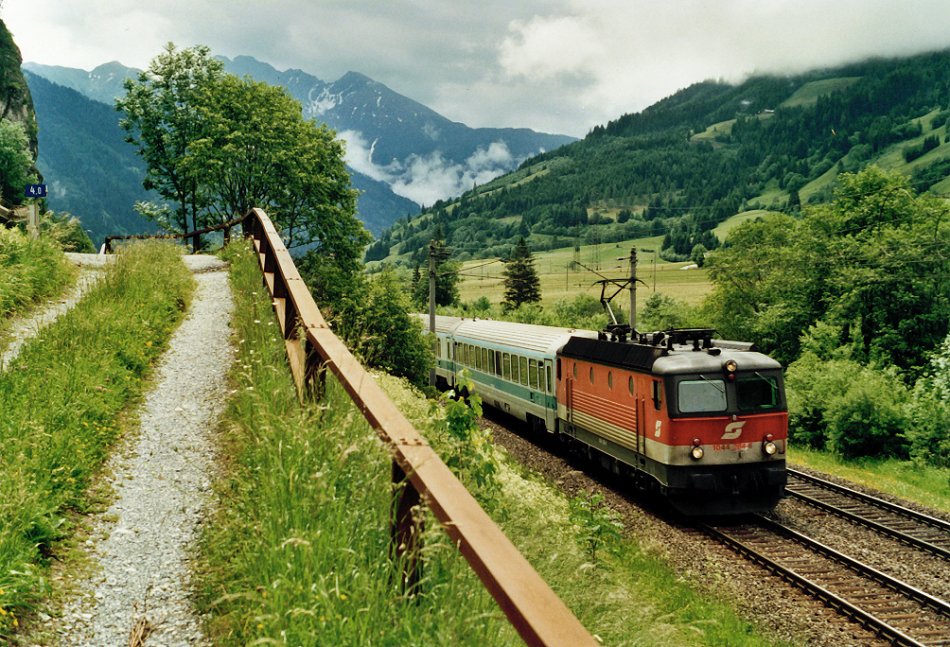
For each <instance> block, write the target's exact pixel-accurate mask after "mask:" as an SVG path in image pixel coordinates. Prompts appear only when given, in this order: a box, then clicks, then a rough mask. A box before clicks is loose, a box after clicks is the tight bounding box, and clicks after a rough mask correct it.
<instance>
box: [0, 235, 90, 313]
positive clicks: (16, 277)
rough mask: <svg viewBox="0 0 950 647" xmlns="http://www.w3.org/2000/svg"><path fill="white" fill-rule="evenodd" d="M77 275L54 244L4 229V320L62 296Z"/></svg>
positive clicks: (0, 292) (0, 308)
mask: <svg viewBox="0 0 950 647" xmlns="http://www.w3.org/2000/svg"><path fill="white" fill-rule="evenodd" d="M75 276H76V269H75V268H73V267H72V265H70V263H69V262H68V261H67V260H66V257H65V256H64V255H63V252H62V250H60V249H59V247H58V246H56V245H55V244H54V243H53V242H52V241H49V240H47V239H42V238H41V239H37V240H32V239H31V238H29V237H28V236H26V235H25V234H23V233H22V232H21V231H19V230H18V229H5V228H2V227H0V317H3V318H7V317H9V316H10V315H13V314H16V313H18V312H20V311H22V310H24V309H26V308H27V307H29V306H30V305H31V304H33V303H35V302H37V301H40V300H42V299H46V298H48V297H51V296H54V295H56V294H59V293H60V292H62V291H63V290H64V289H65V287H66V285H67V284H69V283H70V281H71V280H72V279H73V278H75Z"/></svg>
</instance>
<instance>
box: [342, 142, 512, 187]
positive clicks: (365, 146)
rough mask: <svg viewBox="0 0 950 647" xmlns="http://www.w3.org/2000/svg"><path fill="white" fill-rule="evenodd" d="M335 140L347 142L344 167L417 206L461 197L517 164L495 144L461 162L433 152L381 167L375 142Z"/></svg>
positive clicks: (508, 151) (503, 146) (509, 152)
mask: <svg viewBox="0 0 950 647" xmlns="http://www.w3.org/2000/svg"><path fill="white" fill-rule="evenodd" d="M338 136H339V137H340V139H343V140H345V141H346V163H347V164H349V165H350V167H352V168H353V169H354V170H356V171H359V172H360V173H362V174H364V175H367V176H369V177H371V178H373V179H374V180H378V181H380V182H385V183H386V184H389V185H390V187H391V188H392V190H393V192H394V193H396V194H397V195H401V196H403V197H404V198H409V199H410V200H412V201H413V202H415V203H417V204H420V205H431V204H433V203H434V202H436V201H437V200H443V199H446V198H450V197H454V196H457V195H460V194H461V193H462V192H463V191H467V190H468V189H471V188H472V186H473V185H474V184H484V183H486V182H489V181H490V180H493V179H494V178H496V177H498V176H499V175H501V174H502V173H506V172H507V171H509V170H510V169H511V168H513V167H514V166H515V165H516V164H518V163H519V162H520V160H516V159H515V158H514V157H513V156H512V154H511V151H510V150H509V149H508V146H507V144H505V142H502V141H498V142H492V143H491V144H490V145H489V146H488V148H478V149H476V150H475V152H474V153H472V155H470V156H469V157H468V159H466V160H465V161H464V162H453V161H452V160H447V159H446V158H445V157H444V156H443V154H442V153H441V152H440V151H434V152H432V153H430V154H427V155H410V156H409V157H408V158H406V159H405V160H402V161H398V160H394V161H392V162H390V163H389V164H385V165H380V164H376V163H375V162H374V161H373V148H374V146H375V142H373V143H368V142H367V141H366V139H365V138H364V137H363V134H362V133H359V132H356V131H353V130H347V131H343V132H340V133H339V134H338Z"/></svg>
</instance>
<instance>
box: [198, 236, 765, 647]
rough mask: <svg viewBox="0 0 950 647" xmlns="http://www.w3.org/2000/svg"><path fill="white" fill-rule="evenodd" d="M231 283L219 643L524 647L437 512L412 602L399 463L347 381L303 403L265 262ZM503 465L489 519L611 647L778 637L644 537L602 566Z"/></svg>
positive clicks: (423, 404)
mask: <svg viewBox="0 0 950 647" xmlns="http://www.w3.org/2000/svg"><path fill="white" fill-rule="evenodd" d="M232 283H233V287H234V293H235V299H236V314H235V328H234V330H235V334H236V336H237V345H238V348H239V349H240V350H239V352H240V356H239V360H238V362H237V364H236V368H235V370H234V373H233V374H232V376H231V377H232V380H233V385H232V386H233V389H234V395H233V399H232V400H231V402H230V405H229V408H228V411H227V413H226V416H225V419H224V421H223V423H222V427H221V446H222V448H223V454H224V455H225V456H227V457H228V462H229V464H228V466H227V469H226V470H225V474H224V475H223V476H222V478H221V480H220V481H219V482H218V483H217V486H216V488H217V499H218V502H219V507H218V511H217V514H216V516H215V518H214V519H212V520H211V523H209V524H207V525H206V529H205V533H204V536H203V538H202V541H201V546H200V562H201V566H200V568H199V574H198V577H197V578H196V580H197V581H198V582H200V584H199V585H198V587H197V589H198V590H197V592H196V594H197V595H196V597H197V600H198V604H199V609H200V611H201V612H203V613H206V614H207V617H208V618H209V621H208V622H209V625H208V628H209V633H210V636H211V638H212V640H213V641H214V642H215V644H220V645H246V644H288V645H443V644H461V645H479V646H481V645H506V644H521V643H520V639H519V638H518V637H517V635H516V634H515V632H514V630H513V629H512V628H511V627H510V626H509V625H508V623H507V620H506V619H505V618H504V617H503V615H502V614H501V612H500V610H499V609H498V608H497V606H496V604H495V603H494V601H493V600H492V599H491V598H490V597H489V595H488V593H487V592H486V591H485V590H484V589H483V588H482V586H481V584H480V583H479V582H478V580H477V579H476V577H475V576H474V575H473V573H472V571H471V569H470V568H469V567H468V565H467V564H466V563H465V562H464V561H463V559H462V558H461V557H460V556H459V555H458V553H457V551H456V549H455V547H454V546H452V545H451V543H450V542H448V541H447V540H446V539H445V534H444V533H443V531H442V530H441V528H440V527H438V526H437V524H436V523H435V522H434V521H433V520H432V519H431V518H428V520H427V524H426V531H425V537H424V546H425V548H424V561H425V563H424V569H423V582H422V586H421V591H422V593H421V595H419V596H417V597H416V598H414V599H411V600H407V599H405V598H404V597H403V596H402V595H401V593H400V590H399V586H398V582H399V578H398V576H397V575H396V569H397V567H394V566H392V565H391V564H390V563H389V562H388V560H387V555H388V551H389V533H388V525H389V509H390V494H389V473H390V471H389V470H390V460H389V456H388V454H387V453H386V451H385V450H384V449H383V448H382V446H381V444H380V443H379V441H378V439H377V438H376V436H375V434H374V433H373V432H372V431H371V430H370V429H369V428H368V426H367V425H366V424H365V423H364V422H363V420H362V418H361V416H360V415H359V413H358V412H357V411H356V410H355V408H354V407H353V405H352V404H351V403H350V402H349V400H348V398H347V397H346V395H345V394H344V393H343V391H342V389H341V388H340V387H339V385H338V384H337V383H336V382H335V381H334V380H333V379H328V381H327V387H328V388H327V394H326V397H325V399H324V400H323V401H322V402H321V403H320V404H317V405H309V406H306V407H304V408H301V407H300V406H299V405H298V403H297V400H296V396H295V392H294V389H293V385H292V382H291V380H290V374H289V370H288V368H287V366H286V361H285V359H284V350H283V344H282V342H281V339H280V337H279V335H278V334H277V331H276V326H275V325H273V324H272V323H271V322H272V321H273V319H274V316H273V313H272V311H271V306H270V303H269V301H268V299H267V296H266V291H265V290H264V289H263V288H261V287H260V286H261V279H260V272H259V270H258V269H257V265H256V259H254V258H253V257H250V256H249V255H247V254H243V253H242V254H239V255H238V257H237V258H236V259H234V260H233V262H232ZM376 379H377V380H378V381H379V383H380V385H381V386H382V387H383V389H384V390H385V391H386V392H387V393H388V394H389V395H390V397H392V398H393V400H394V401H395V402H396V404H397V405H398V406H399V407H400V408H401V409H402V410H403V412H404V413H405V414H406V415H407V416H408V417H409V418H410V420H411V421H412V422H413V423H414V424H415V425H416V426H417V427H418V428H419V429H420V430H421V431H423V432H424V433H425V434H426V436H427V438H428V439H429V441H430V442H431V443H432V444H433V446H434V447H435V448H436V449H437V450H438V451H439V453H440V454H441V455H443V456H450V455H453V454H454V453H457V452H456V449H457V448H455V447H453V446H452V443H453V442H455V441H454V440H453V438H452V437H451V434H450V433H449V432H448V430H447V428H446V425H440V424H434V423H435V422H436V421H437V419H438V418H439V417H440V415H441V414H440V413H439V412H438V411H437V410H434V409H433V406H432V404H431V403H430V402H428V401H427V400H426V399H425V398H424V397H423V396H422V395H421V393H420V392H419V391H417V390H415V389H413V388H412V387H410V386H408V385H407V384H406V383H405V382H404V381H402V380H398V379H396V378H392V377H390V376H386V375H379V376H377V377H376ZM495 451H496V452H497V450H495ZM496 458H497V467H498V471H497V473H495V474H496V478H495V479H493V481H494V482H495V483H497V487H493V488H492V494H491V496H490V497H488V499H489V500H488V502H487V509H488V510H489V513H490V514H491V515H492V516H493V517H494V518H495V519H496V520H497V521H498V522H499V523H500V524H501V525H502V527H503V529H504V530H505V532H506V533H507V534H508V536H509V537H511V539H512V541H514V543H515V544H516V545H517V546H518V547H519V549H520V550H522V552H523V553H524V554H525V556H526V557H527V558H528V559H529V561H531V562H532V563H533V564H534V566H535V568H537V569H538V571H539V572H540V573H541V575H542V576H543V577H544V578H545V579H546V580H547V581H548V582H549V583H550V584H551V586H552V588H554V589H555V591H557V593H558V594H559V595H560V596H561V597H562V599H564V600H565V602H566V603H567V604H568V606H569V607H570V608H571V609H572V610H573V611H574V612H575V613H576V614H577V615H578V617H579V618H580V619H581V621H582V622H583V624H584V625H585V626H586V627H588V629H590V630H591V631H592V632H593V633H595V634H596V635H597V636H599V637H600V638H601V639H603V641H604V642H605V644H611V645H624V644H627V645H632V644H637V645H668V644H681V645H700V644H721V645H760V644H768V642H769V641H768V640H767V639H765V638H763V637H762V636H760V635H758V634H756V633H755V630H754V629H753V627H752V626H751V625H750V624H749V623H746V622H744V621H742V620H741V619H739V618H737V617H736V615H735V613H734V612H733V610H732V609H730V608H729V607H728V605H726V604H724V603H722V602H720V601H717V600H715V599H713V598H712V596H704V595H702V594H700V593H697V592H696V591H694V590H692V589H691V588H690V587H689V585H688V584H686V583H685V582H683V581H682V579H681V578H679V577H678V576H677V575H676V574H675V573H674V572H673V571H672V570H671V569H670V568H669V567H668V566H667V565H666V564H665V563H664V562H663V561H662V560H661V559H659V558H657V557H655V556H652V555H651V554H650V553H649V552H647V551H645V550H642V549H640V548H639V547H638V546H636V545H634V544H631V543H630V542H627V541H618V542H614V543H613V544H612V545H611V546H609V547H605V548H602V549H601V550H600V551H599V552H598V560H597V563H596V564H592V563H590V559H589V556H588V551H587V548H586V546H585V542H584V536H585V535H584V529H582V528H579V527H577V526H576V525H574V523H573V522H572V519H571V514H570V506H569V502H568V501H567V500H566V498H565V497H564V496H563V495H562V494H561V493H560V492H559V491H557V490H556V488H553V487H551V486H549V485H548V484H546V483H544V482H542V481H541V480H540V479H538V478H535V477H532V476H530V475H526V474H523V473H522V471H521V469H520V467H519V466H517V465H514V464H512V463H510V462H509V461H508V460H507V459H506V458H505V457H504V455H503V454H502V453H501V452H498V453H497V456H496ZM474 476H475V477H476V478H477V476H478V475H477V474H475V475H474ZM468 487H469V488H470V489H472V490H473V491H475V490H477V489H478V488H476V487H474V484H468ZM484 504H485V503H484V502H483V505H484Z"/></svg>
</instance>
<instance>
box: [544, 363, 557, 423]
mask: <svg viewBox="0 0 950 647" xmlns="http://www.w3.org/2000/svg"><path fill="white" fill-rule="evenodd" d="M541 384H542V385H543V387H544V388H543V389H542V390H543V391H544V424H545V426H546V427H547V430H548V431H550V432H553V431H554V430H555V429H557V398H556V397H555V395H556V394H557V385H556V384H555V383H554V362H552V361H551V360H549V359H546V360H544V373H543V374H542V375H541Z"/></svg>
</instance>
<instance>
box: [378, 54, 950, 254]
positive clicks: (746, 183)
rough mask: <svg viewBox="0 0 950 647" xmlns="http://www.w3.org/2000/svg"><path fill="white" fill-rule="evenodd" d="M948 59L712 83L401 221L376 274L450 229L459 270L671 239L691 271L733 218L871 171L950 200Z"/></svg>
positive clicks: (814, 198)
mask: <svg viewBox="0 0 950 647" xmlns="http://www.w3.org/2000/svg"><path fill="white" fill-rule="evenodd" d="M948 116H950V52H948V51H944V52H938V53H931V54H926V55H921V56H916V57H911V58H905V59H889V60H873V61H868V62H864V63H860V64H854V65H849V66H845V67H840V68H835V69H827V70H820V71H814V72H810V73H807V74H802V75H798V76H789V77H779V76H762V77H753V78H750V79H749V80H747V81H745V82H744V83H741V84H739V85H730V84H727V83H722V82H713V81H704V82H702V83H697V84H695V85H693V86H691V87H689V88H686V89H685V90H682V91H680V92H678V93H676V94H674V95H673V96H671V97H668V98H666V99H664V100H662V101H660V102H658V103H656V104H655V105H653V106H651V107H650V108H647V109H646V110H644V111H643V112H641V113H637V114H629V115H625V116H623V117H620V118H619V119H617V120H616V121H612V122H610V123H608V124H606V125H603V126H597V127H595V128H594V129H593V130H592V131H591V132H590V133H589V134H588V136H587V137H586V138H585V139H584V140H582V141H579V142H577V143H575V144H572V145H569V146H565V147H562V148H560V149H558V150H556V151H552V152H550V153H546V154H543V155H539V156H537V157H534V158H532V159H529V160H528V161H526V162H525V163H524V164H523V165H522V166H521V168H520V169H519V170H518V171H516V172H514V173H512V174H509V175H507V176H504V177H503V178H499V179H496V180H495V181H493V182H490V183H488V184H486V185H484V186H480V187H475V188H474V189H473V190H471V191H469V192H467V193H466V194H464V195H463V196H462V197H461V198H460V199H458V200H455V201H451V202H439V203H436V204H435V205H434V206H433V207H432V208H431V209H429V210H427V211H426V212H425V213H423V214H421V215H420V216H418V217H415V218H412V219H408V220H407V219H403V220H402V221H400V222H397V223H396V225H395V226H394V227H393V228H392V229H390V230H389V231H386V232H384V233H383V234H382V235H381V236H380V237H379V240H378V241H377V242H376V243H375V244H374V245H373V246H372V247H371V248H370V250H369V252H368V255H367V258H368V260H377V259H382V258H386V257H390V256H401V257H402V258H404V259H408V258H409V257H410V256H412V257H414V259H413V261H416V260H419V259H420V258H421V255H422V254H423V253H424V248H425V245H426V244H427V243H428V241H429V239H430V238H431V237H432V234H433V232H434V231H435V229H434V227H435V226H436V225H440V226H441V227H442V229H443V231H444V232H445V235H446V242H447V243H448V244H449V246H450V247H452V248H453V249H454V250H455V251H456V254H457V255H459V256H460V257H461V258H468V257H472V256H493V255H503V254H504V253H506V251H507V250H508V249H509V248H510V247H511V245H513V244H514V243H515V242H516V240H517V238H518V237H520V236H526V237H528V240H529V242H530V244H531V246H532V248H533V249H535V250H539V249H545V248H553V247H564V246H568V245H573V244H576V243H578V242H580V243H587V242H609V241H616V240H623V239H628V238H635V237H639V236H644V235H650V234H654V235H655V234H660V233H662V234H665V235H666V239H665V241H664V251H663V254H664V256H665V257H667V258H669V259H685V258H686V257H687V256H688V255H689V254H690V253H691V252H692V251H693V249H694V247H695V246H696V245H698V244H701V245H703V247H704V248H706V249H709V248H714V247H716V246H718V244H719V242H720V241H718V240H716V239H715V237H714V236H713V235H712V233H711V229H713V228H714V227H715V226H716V225H717V224H719V223H720V222H722V221H723V220H725V219H726V218H728V217H729V216H731V215H733V214H735V213H737V212H741V211H745V210H748V209H753V208H759V207H764V208H771V209H780V210H786V211H789V212H796V211H797V210H798V209H799V208H800V205H801V204H802V203H810V202H811V203H814V202H826V201H827V200H829V199H830V197H831V191H832V188H833V186H834V180H835V177H836V176H837V175H838V174H839V173H842V172H849V171H858V170H861V169H862V168H864V167H866V166H868V165H869V164H871V163H874V164H877V165H879V166H881V167H882V168H885V169H892V170H895V171H898V172H900V173H903V174H905V175H907V176H909V177H910V178H911V182H912V185H913V187H914V188H915V189H916V190H917V191H928V190H929V191H933V192H936V193H939V194H943V193H950V181H948V180H947V177H948V175H950V144H948V143H947V141H946V140H947V128H946V120H947V117H948Z"/></svg>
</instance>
